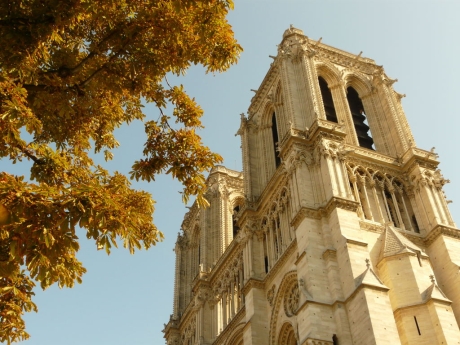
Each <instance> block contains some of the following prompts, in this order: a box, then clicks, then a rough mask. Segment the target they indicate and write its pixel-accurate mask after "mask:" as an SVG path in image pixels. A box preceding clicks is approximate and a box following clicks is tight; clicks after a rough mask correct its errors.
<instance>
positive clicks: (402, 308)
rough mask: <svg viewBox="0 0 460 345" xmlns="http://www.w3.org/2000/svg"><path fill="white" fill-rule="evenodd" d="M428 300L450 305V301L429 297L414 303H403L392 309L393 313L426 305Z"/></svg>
mask: <svg viewBox="0 0 460 345" xmlns="http://www.w3.org/2000/svg"><path fill="white" fill-rule="evenodd" d="M430 302H437V303H441V304H443V305H446V306H451V305H452V302H447V301H443V300H441V299H437V298H430V299H428V300H427V301H422V302H420V303H415V304H408V305H404V306H402V307H399V308H396V309H395V310H394V311H393V313H395V314H396V313H401V312H403V311H404V310H408V309H413V308H419V307H423V306H426V305H427V304H428V303H430Z"/></svg>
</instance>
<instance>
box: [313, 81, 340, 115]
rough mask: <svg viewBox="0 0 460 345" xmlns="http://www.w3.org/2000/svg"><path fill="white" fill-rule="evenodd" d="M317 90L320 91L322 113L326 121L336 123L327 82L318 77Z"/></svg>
mask: <svg viewBox="0 0 460 345" xmlns="http://www.w3.org/2000/svg"><path fill="white" fill-rule="evenodd" d="M318 82H319V88H320V89H321V97H322V98H323V105H324V112H325V113H326V119H327V120H328V121H332V122H338V121H337V114H336V112H335V108H334V101H333V100H332V93H331V90H329V86H328V85H327V82H326V81H325V80H324V79H323V78H322V77H318Z"/></svg>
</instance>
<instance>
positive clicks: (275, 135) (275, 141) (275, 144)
mask: <svg viewBox="0 0 460 345" xmlns="http://www.w3.org/2000/svg"><path fill="white" fill-rule="evenodd" d="M272 138H273V152H274V154H275V165H276V167H277V168H278V167H279V166H280V164H281V158H280V155H279V152H278V126H277V125H276V114H275V113H274V112H273V115H272Z"/></svg>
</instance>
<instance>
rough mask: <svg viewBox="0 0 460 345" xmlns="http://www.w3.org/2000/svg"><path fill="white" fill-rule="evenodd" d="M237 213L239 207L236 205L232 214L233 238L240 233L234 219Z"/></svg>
mask: <svg viewBox="0 0 460 345" xmlns="http://www.w3.org/2000/svg"><path fill="white" fill-rule="evenodd" d="M238 212H240V205H236V206H235V207H234V208H233V213H232V225H233V237H234V238H235V236H236V235H237V234H238V232H239V231H240V227H239V226H238V221H237V219H236V215H237V214H238Z"/></svg>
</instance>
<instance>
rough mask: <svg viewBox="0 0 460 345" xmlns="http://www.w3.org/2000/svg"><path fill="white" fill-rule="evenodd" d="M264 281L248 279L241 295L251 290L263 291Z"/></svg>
mask: <svg viewBox="0 0 460 345" xmlns="http://www.w3.org/2000/svg"><path fill="white" fill-rule="evenodd" d="M264 288H265V281H263V280H258V279H254V278H250V279H249V280H248V281H247V282H246V284H245V285H244V287H243V293H244V294H245V295H246V294H247V293H248V292H249V291H250V290H251V289H264Z"/></svg>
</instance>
